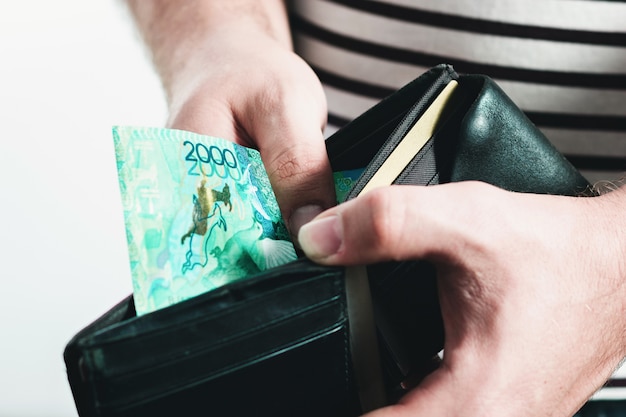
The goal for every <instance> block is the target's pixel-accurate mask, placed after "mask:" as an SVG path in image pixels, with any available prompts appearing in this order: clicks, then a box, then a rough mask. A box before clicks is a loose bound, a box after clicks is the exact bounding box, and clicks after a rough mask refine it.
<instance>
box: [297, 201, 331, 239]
mask: <svg viewBox="0 0 626 417" xmlns="http://www.w3.org/2000/svg"><path fill="white" fill-rule="evenodd" d="M322 211H324V209H323V208H322V207H320V206H316V205H310V206H303V207H299V208H297V209H296V210H294V212H293V213H291V217H290V218H289V231H290V232H291V235H292V237H294V238H297V237H298V232H299V231H300V228H301V227H302V225H304V224H306V223H308V222H310V221H311V220H313V219H314V218H315V216H317V215H318V214H320V213H321V212H322ZM294 240H297V239H294Z"/></svg>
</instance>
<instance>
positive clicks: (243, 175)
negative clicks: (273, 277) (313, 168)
mask: <svg viewBox="0 0 626 417" xmlns="http://www.w3.org/2000/svg"><path fill="white" fill-rule="evenodd" d="M113 137H114V141H115V153H116V159H117V168H118V174H119V183H120V190H121V193H122V201H123V206H124V218H125V223H126V235H127V240H128V248H129V257H130V266H131V274H132V279H133V296H134V299H135V308H136V310H137V314H138V315H141V314H145V313H148V312H151V311H154V310H157V309H160V308H163V307H167V306H169V305H172V304H174V303H177V302H179V301H182V300H185V299H188V298H191V297H193V296H196V295H199V294H201V293H204V292H206V291H209V290H211V289H213V288H217V287H220V286H222V285H224V284H227V283H230V282H233V281H236V280H239V279H241V278H245V277H246V276H249V275H252V274H254V273H257V272H260V271H263V270H266V269H268V268H272V267H274V266H278V265H281V264H283V263H286V262H289V261H292V260H294V259H296V253H295V250H294V247H293V244H292V243H291V241H290V239H289V233H288V232H287V229H286V227H285V224H284V223H283V220H282V217H281V214H280V210H279V207H278V204H277V202H276V198H275V196H274V193H273V191H272V188H271V186H270V182H269V179H268V177H267V173H266V172H265V168H264V166H263V164H262V162H261V158H260V155H259V153H258V152H257V151H255V150H253V149H250V148H246V147H243V146H240V145H237V144H234V143H232V142H229V141H226V140H223V139H219V138H215V137H209V136H202V135H198V134H194V133H191V132H186V131H181V130H171V129H162V128H135V127H115V128H114V129H113Z"/></svg>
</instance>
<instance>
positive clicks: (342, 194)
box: [333, 168, 365, 203]
mask: <svg viewBox="0 0 626 417" xmlns="http://www.w3.org/2000/svg"><path fill="white" fill-rule="evenodd" d="M363 171H365V168H358V169H351V170H347V171H338V172H333V180H334V181H335V193H336V195H337V202H338V203H343V202H344V201H345V200H346V195H347V194H348V191H350V190H351V189H352V186H353V185H354V183H355V182H356V180H358V179H359V177H360V176H361V174H362V173H363Z"/></svg>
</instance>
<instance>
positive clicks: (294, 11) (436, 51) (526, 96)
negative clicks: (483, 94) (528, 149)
mask: <svg viewBox="0 0 626 417" xmlns="http://www.w3.org/2000/svg"><path fill="white" fill-rule="evenodd" d="M291 6H292V7H291V20H292V29H293V32H294V42H295V45H296V50H297V52H298V53H299V54H300V55H301V56H302V57H303V58H304V59H305V60H307V61H308V62H309V64H310V65H311V66H312V67H313V69H314V70H315V71H316V73H317V74H318V76H319V77H320V79H321V81H322V83H323V84H324V89H325V92H326V95H327V98H328V105H329V125H330V126H331V127H330V129H329V132H332V131H333V129H336V128H337V127H339V126H341V125H343V124H345V123H347V122H348V121H350V120H352V119H354V118H355V117H356V116H358V115H359V114H361V113H362V112H363V111H365V110H366V109H368V108H369V107H371V106H373V105H374V104H375V103H377V102H378V101H380V99H381V98H383V97H385V96H386V95H388V94H390V93H392V92H393V91H394V90H396V89H398V88H399V87H401V86H403V85H404V84H406V83H408V82H409V81H411V80H412V79H414V78H416V77H417V76H418V75H420V74H421V73H423V72H424V71H426V70H427V69H429V68H430V67H432V66H435V65H437V64H439V63H449V64H452V65H453V66H454V68H455V69H456V70H457V71H458V72H459V73H477V74H486V75H489V76H490V77H492V78H493V79H494V80H495V81H496V82H497V83H498V84H499V85H500V86H501V87H502V88H503V90H504V91H505V92H506V93H507V94H508V95H509V96H510V97H511V98H512V99H513V101H514V102H515V103H517V105H518V106H519V107H521V108H522V110H524V111H525V112H526V114H527V115H528V116H529V118H530V119H531V120H532V121H533V122H534V123H535V124H536V125H537V126H538V127H539V128H540V129H541V130H542V131H543V132H544V134H545V135H546V136H547V137H548V138H549V139H550V140H551V142H552V143H554V144H555V145H556V147H557V148H558V149H559V150H560V151H561V152H562V153H564V154H565V156H566V157H567V158H568V159H569V160H570V161H571V162H572V163H573V164H574V165H575V166H576V167H577V168H578V169H580V170H581V172H582V173H583V174H584V175H585V176H586V177H587V179H589V181H591V182H597V181H601V180H614V179H618V178H620V177H622V176H623V173H624V172H625V171H626V2H624V1H594V0H481V1H473V0H379V1H366V0H296V1H294V2H293V3H292V5H291Z"/></svg>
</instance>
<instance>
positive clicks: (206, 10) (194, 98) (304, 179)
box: [128, 0, 335, 235]
mask: <svg viewBox="0 0 626 417" xmlns="http://www.w3.org/2000/svg"><path fill="white" fill-rule="evenodd" d="M128 4H129V6H130V9H131V11H132V13H133V16H134V17H135V20H136V22H137V26H138V27H139V29H140V30H141V33H142V35H143V37H144V40H145V42H146V44H147V45H148V46H149V48H150V50H151V52H152V56H153V60H154V63H155V66H156V68H157V70H158V71H159V74H160V76H161V79H162V82H163V87H164V89H165V92H166V96H167V102H168V107H169V120H168V122H167V125H168V127H171V128H176V129H183V130H188V131H192V132H197V133H201V134H206V135H212V136H217V137H222V138H224V139H228V140H231V141H234V142H236V143H239V144H242V145H246V146H250V147H254V148H257V149H259V151H260V152H261V156H262V158H263V162H264V164H265V167H266V170H267V172H268V175H269V178H270V181H271V183H272V186H273V188H274V192H275V194H276V198H277V199H278V202H279V205H280V207H281V210H282V214H283V217H284V218H285V220H286V221H287V225H288V227H289V228H290V230H291V231H292V233H293V234H294V235H297V231H298V229H299V227H300V225H301V224H303V223H304V222H306V221H308V220H310V219H311V218H313V217H314V216H315V215H317V214H319V213H320V212H321V211H322V209H325V208H328V207H330V206H332V205H333V204H334V202H335V194H334V188H333V185H332V174H331V170H330V164H329V162H328V158H327V156H326V148H325V146H324V137H323V134H322V131H323V128H324V126H325V124H326V113H327V111H326V98H325V96H324V93H323V90H322V87H321V84H320V82H319V80H318V78H317V77H316V75H315V74H314V73H313V71H312V70H311V68H310V67H309V66H308V65H307V64H306V63H305V62H304V61H303V60H302V59H301V58H300V57H298V56H297V55H296V54H294V53H293V51H292V49H291V38H290V34H289V27H288V22H287V18H286V11H285V7H284V5H283V3H282V2H281V1H276V0H264V1H262V2H259V1H241V0H229V1H197V0H183V1H175V0H172V1H168V0H151V1H142V0H135V1H129V2H128ZM299 209H300V210H299Z"/></svg>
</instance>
